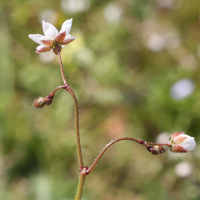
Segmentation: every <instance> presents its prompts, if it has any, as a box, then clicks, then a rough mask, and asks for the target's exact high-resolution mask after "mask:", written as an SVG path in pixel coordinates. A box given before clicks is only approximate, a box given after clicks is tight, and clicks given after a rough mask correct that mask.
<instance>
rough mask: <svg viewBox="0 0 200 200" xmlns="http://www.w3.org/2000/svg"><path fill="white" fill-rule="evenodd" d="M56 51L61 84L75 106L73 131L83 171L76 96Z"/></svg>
mask: <svg viewBox="0 0 200 200" xmlns="http://www.w3.org/2000/svg"><path fill="white" fill-rule="evenodd" d="M57 49H58V56H59V60H60V70H61V75H62V79H63V82H64V84H65V89H66V90H67V91H68V92H69V93H70V94H71V96H72V98H73V100H74V106H75V129H76V146H77V152H78V162H79V169H80V170H82V169H83V157H82V151H81V141H80V133H79V109H78V101H77V98H76V95H75V94H74V92H73V90H72V88H71V87H70V86H69V84H68V83H67V80H66V78H65V75H64V70H63V64H62V59H61V55H60V52H59V48H57Z"/></svg>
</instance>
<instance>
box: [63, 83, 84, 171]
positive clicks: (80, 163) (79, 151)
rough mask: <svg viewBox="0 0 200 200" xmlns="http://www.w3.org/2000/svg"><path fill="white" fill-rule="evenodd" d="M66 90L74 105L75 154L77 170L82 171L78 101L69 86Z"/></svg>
mask: <svg viewBox="0 0 200 200" xmlns="http://www.w3.org/2000/svg"><path fill="white" fill-rule="evenodd" d="M66 90H67V91H68V92H69V93H70V94H71V96H72V98H73V100H74V105H75V127H76V144H77V152H78V160H79V169H80V170H82V169H83V167H84V165H83V156H82V151H81V141H80V133H79V110H78V101H77V98H76V95H75V94H74V92H73V90H72V89H71V87H70V86H68V87H67V88H66Z"/></svg>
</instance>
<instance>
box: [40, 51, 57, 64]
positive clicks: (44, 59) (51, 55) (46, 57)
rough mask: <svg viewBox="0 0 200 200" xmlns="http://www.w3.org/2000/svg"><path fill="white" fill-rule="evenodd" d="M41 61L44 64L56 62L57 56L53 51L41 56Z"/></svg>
mask: <svg viewBox="0 0 200 200" xmlns="http://www.w3.org/2000/svg"><path fill="white" fill-rule="evenodd" d="M39 57H40V60H41V61H42V62H44V63H50V62H52V61H53V60H54V58H55V54H54V53H53V52H52V51H48V52H44V53H40V54H39Z"/></svg>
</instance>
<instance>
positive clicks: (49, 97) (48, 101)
mask: <svg viewBox="0 0 200 200" xmlns="http://www.w3.org/2000/svg"><path fill="white" fill-rule="evenodd" d="M53 97H54V96H51V95H48V96H46V98H45V100H46V105H50V104H51V103H52V100H53Z"/></svg>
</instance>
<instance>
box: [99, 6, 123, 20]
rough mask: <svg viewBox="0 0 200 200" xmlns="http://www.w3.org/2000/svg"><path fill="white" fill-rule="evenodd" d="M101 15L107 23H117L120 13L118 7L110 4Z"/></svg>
mask: <svg viewBox="0 0 200 200" xmlns="http://www.w3.org/2000/svg"><path fill="white" fill-rule="evenodd" d="M103 15H104V18H105V19H106V20H107V21H108V22H111V23H113V22H119V20H120V18H121V15H122V11H121V8H120V7H119V6H117V5H115V4H114V3H110V4H108V5H107V6H106V8H105V9H104V11H103Z"/></svg>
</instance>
